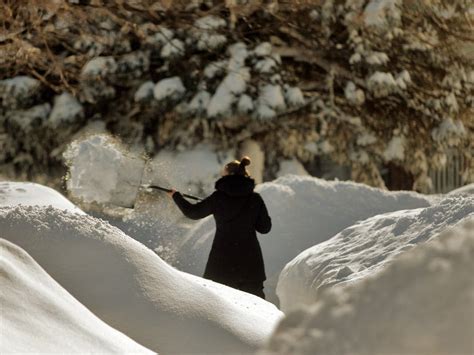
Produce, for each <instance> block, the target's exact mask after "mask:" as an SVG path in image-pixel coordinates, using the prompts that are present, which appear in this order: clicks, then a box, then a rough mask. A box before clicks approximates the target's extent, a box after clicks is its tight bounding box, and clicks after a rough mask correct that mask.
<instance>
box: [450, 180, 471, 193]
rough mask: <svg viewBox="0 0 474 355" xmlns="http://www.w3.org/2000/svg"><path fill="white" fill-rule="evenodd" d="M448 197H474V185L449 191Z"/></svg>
mask: <svg viewBox="0 0 474 355" xmlns="http://www.w3.org/2000/svg"><path fill="white" fill-rule="evenodd" d="M448 195H474V183H473V184H468V185H464V186H462V187H460V188H457V189H455V190H452V191H449V193H448Z"/></svg>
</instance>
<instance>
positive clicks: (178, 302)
mask: <svg viewBox="0 0 474 355" xmlns="http://www.w3.org/2000/svg"><path fill="white" fill-rule="evenodd" d="M0 230H1V231H2V237H3V238H5V239H7V240H10V241H11V242H13V243H15V244H17V245H19V246H20V247H22V248H23V249H25V250H26V251H27V252H28V253H29V254H30V255H31V256H32V257H33V258H34V259H35V260H36V261H37V262H38V263H39V264H40V265H41V266H42V267H43V268H44V269H45V270H46V271H47V272H48V273H49V274H50V275H51V276H52V277H53V278H54V279H55V280H57V281H58V282H59V283H61V285H62V286H63V287H64V288H66V289H67V290H68V291H69V292H70V293H71V294H72V295H73V296H74V297H76V298H77V299H78V300H79V301H80V302H81V303H82V304H84V305H85V306H86V307H88V308H89V309H90V310H91V311H93V312H94V313H95V314H96V315H97V316H99V317H100V318H101V319H102V320H104V321H105V322H107V323H108V324H109V325H111V326H113V327H115V328H116V329H118V330H120V331H122V332H124V333H125V334H127V335H128V336H130V337H131V338H133V339H134V340H135V341H138V342H139V343H141V344H143V345H145V346H147V347H148V348H150V349H152V350H154V351H157V352H161V353H165V354H166V353H251V352H253V351H254V350H255V349H256V348H257V347H259V346H261V345H262V343H263V342H264V341H265V340H266V338H267V337H268V336H269V335H270V334H271V332H272V331H273V329H274V327H275V325H276V322H278V320H279V319H280V318H281V316H282V314H281V312H280V311H278V310H277V309H276V308H275V307H274V306H273V305H272V304H270V303H268V302H266V301H264V300H261V299H260V298H257V297H255V296H253V295H249V294H246V293H243V292H240V291H237V290H234V289H231V288H228V287H225V286H222V285H219V284H216V283H213V282H211V281H208V280H204V279H201V278H198V277H195V276H193V275H189V274H185V273H182V272H179V271H177V270H175V269H173V268H172V267H171V266H169V265H168V264H166V263H165V262H164V261H163V260H161V259H160V258H159V257H158V256H157V255H156V254H154V253H153V252H152V251H151V250H149V249H148V248H146V247H145V246H143V245H142V244H140V243H138V242H137V241H135V240H133V239H132V238H130V237H128V236H127V235H125V234H124V233H123V232H121V231H120V230H119V229H117V228H114V227H112V226H110V225H109V224H108V223H106V222H104V221H102V220H100V219H96V218H93V217H91V216H87V215H79V214H76V213H71V212H70V211H67V210H58V209H56V208H53V207H38V206H12V207H0Z"/></svg>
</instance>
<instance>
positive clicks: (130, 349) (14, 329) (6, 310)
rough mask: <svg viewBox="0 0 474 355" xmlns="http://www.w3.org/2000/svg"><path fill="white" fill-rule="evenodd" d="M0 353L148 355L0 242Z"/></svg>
mask: <svg viewBox="0 0 474 355" xmlns="http://www.w3.org/2000/svg"><path fill="white" fill-rule="evenodd" d="M0 281H1V285H2V287H1V288H0V304H1V305H2V312H1V319H2V321H1V322H0V353H2V354H7V353H8V354H10V353H19V352H21V353H32V352H34V353H45V354H46V353H63V352H64V351H65V350H67V352H69V353H128V354H139V353H140V354H145V353H147V354H151V353H152V352H151V351H149V350H147V349H145V348H144V347H142V346H141V345H139V344H137V343H135V342H134V341H133V340H131V339H130V338H128V337H127V336H125V335H123V334H122V333H120V332H118V331H117V330H115V329H113V328H111V327H110V326H108V325H107V324H106V323H104V322H103V321H101V320H100V319H99V318H97V317H96V316H95V315H94V314H93V313H92V312H91V311H89V310H88V309H87V308H86V307H84V306H83V305H82V304H80V303H79V302H78V301H77V300H76V299H75V298H74V297H72V296H71V295H70V294H69V293H68V292H67V291H66V290H65V289H64V288H62V287H61V285H59V284H58V283H57V282H56V281H54V280H53V279H52V278H51V276H49V275H48V274H47V273H46V272H45V271H44V270H43V269H42V268H41V267H40V266H39V265H38V264H37V263H36V262H35V261H34V260H33V258H31V256H29V255H28V254H27V253H26V252H25V251H24V250H23V249H21V248H19V247H18V246H16V245H14V244H12V243H10V242H8V241H6V240H4V239H0Z"/></svg>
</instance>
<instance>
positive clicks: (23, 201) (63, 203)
mask: <svg viewBox="0 0 474 355" xmlns="http://www.w3.org/2000/svg"><path fill="white" fill-rule="evenodd" d="M16 205H24V206H53V207H55V208H58V209H61V210H68V211H70V212H74V213H78V214H85V213H84V212H82V211H81V210H80V209H79V208H78V207H76V206H75V205H74V204H72V203H71V202H70V201H69V200H68V199H67V198H65V197H64V196H63V195H61V194H60V193H59V192H57V191H56V190H54V189H51V188H49V187H46V186H43V185H40V184H35V183H30V182H12V181H1V182H0V206H16ZM0 237H1V234H0Z"/></svg>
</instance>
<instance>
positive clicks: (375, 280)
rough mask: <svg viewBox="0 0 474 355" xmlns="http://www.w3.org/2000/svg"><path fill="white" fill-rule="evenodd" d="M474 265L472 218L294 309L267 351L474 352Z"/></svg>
mask: <svg viewBox="0 0 474 355" xmlns="http://www.w3.org/2000/svg"><path fill="white" fill-rule="evenodd" d="M472 270H474V219H473V218H471V219H470V221H466V222H465V223H464V224H462V225H460V226H458V227H457V228H453V229H452V230H447V231H444V232H443V233H442V234H441V235H440V236H439V237H437V238H435V239H434V240H432V241H430V242H429V243H426V244H424V245H422V246H419V247H416V248H415V249H414V250H412V251H410V252H408V253H406V254H404V255H402V256H401V257H400V258H397V259H396V260H395V261H394V262H393V263H392V264H391V265H390V266H388V267H387V268H386V269H385V270H383V271H382V272H380V273H378V274H377V275H376V276H374V277H372V278H368V279H366V280H364V281H362V282H359V283H357V284H355V285H353V286H350V287H345V288H344V287H342V288H336V289H333V290H332V291H331V292H328V293H325V294H323V295H322V297H321V299H320V301H319V302H318V303H316V304H315V305H313V306H311V307H307V308H303V309H301V310H299V311H295V312H292V313H290V314H289V315H288V316H287V318H285V319H284V320H283V321H282V323H281V324H280V326H279V327H278V329H277V331H276V332H275V333H274V335H273V337H272V339H271V341H270V343H269V344H268V345H267V347H266V349H265V350H263V351H262V352H261V353H260V354H301V355H302V354H308V355H310V354H311V355H316V354H325V355H332V354H337V355H344V354H360V355H367V354H446V355H448V354H472V353H474V340H473V337H472V330H473V329H474V281H473V278H472Z"/></svg>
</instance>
